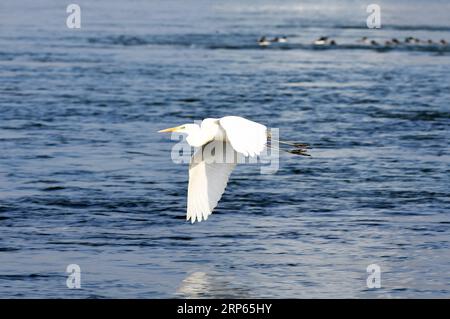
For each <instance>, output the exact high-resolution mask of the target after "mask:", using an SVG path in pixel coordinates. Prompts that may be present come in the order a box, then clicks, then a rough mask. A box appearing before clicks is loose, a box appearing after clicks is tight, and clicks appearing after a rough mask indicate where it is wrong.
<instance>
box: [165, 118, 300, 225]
mask: <svg viewBox="0 0 450 319" xmlns="http://www.w3.org/2000/svg"><path fill="white" fill-rule="evenodd" d="M164 132H179V133H184V134H186V135H187V137H186V141H187V142H188V144H189V145H191V146H193V147H196V148H198V150H197V151H196V152H195V153H194V155H193V156H192V158H191V163H190V165H189V185H188V199H187V215H186V219H187V220H191V222H192V223H194V222H195V221H199V222H201V221H202V220H206V219H208V216H209V215H211V214H212V212H213V210H214V208H216V206H217V204H218V202H219V200H220V198H221V197H222V194H223V192H224V191H225V187H226V186H227V183H228V179H229V177H230V174H231V172H232V171H233V169H234V168H235V166H236V164H237V161H236V158H237V155H238V154H241V155H243V156H245V157H249V156H250V157H254V156H258V155H260V154H261V153H262V151H263V150H264V148H265V147H272V146H271V145H269V144H268V141H270V142H272V141H273V139H272V138H271V135H270V133H269V132H268V130H267V127H266V126H265V125H262V124H260V123H256V122H253V121H250V120H248V119H245V118H243V117H239V116H225V117H222V118H207V119H204V120H203V121H202V122H201V124H200V125H198V124H183V125H180V126H176V127H171V128H167V129H164V130H160V131H158V133H164ZM277 142H279V143H283V144H284V145H289V146H292V147H294V149H292V150H289V151H287V152H289V153H291V154H296V155H303V156H309V154H307V153H306V149H307V148H308V145H307V144H302V143H293V142H282V141H277ZM285 151H286V150H285Z"/></svg>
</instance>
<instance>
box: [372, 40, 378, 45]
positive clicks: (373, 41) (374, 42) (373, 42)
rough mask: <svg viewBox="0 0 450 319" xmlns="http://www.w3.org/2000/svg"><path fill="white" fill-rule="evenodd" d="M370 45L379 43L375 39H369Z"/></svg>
mask: <svg viewBox="0 0 450 319" xmlns="http://www.w3.org/2000/svg"><path fill="white" fill-rule="evenodd" d="M370 45H374V46H378V45H379V43H378V42H377V41H375V40H372V41H370Z"/></svg>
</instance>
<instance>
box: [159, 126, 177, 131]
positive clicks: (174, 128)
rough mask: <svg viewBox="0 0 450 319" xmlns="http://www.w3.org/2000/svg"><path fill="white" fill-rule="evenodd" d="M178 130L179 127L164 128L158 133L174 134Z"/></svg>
mask: <svg viewBox="0 0 450 319" xmlns="http://www.w3.org/2000/svg"><path fill="white" fill-rule="evenodd" d="M179 129H180V126H176V127H170V128H166V129H164V130H161V131H158V133H167V132H176V131H178V130H179Z"/></svg>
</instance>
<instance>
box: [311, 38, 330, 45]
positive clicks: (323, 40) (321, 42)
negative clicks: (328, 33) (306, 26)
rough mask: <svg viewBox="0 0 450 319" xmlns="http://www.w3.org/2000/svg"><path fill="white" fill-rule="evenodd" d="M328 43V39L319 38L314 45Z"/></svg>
mask: <svg viewBox="0 0 450 319" xmlns="http://www.w3.org/2000/svg"><path fill="white" fill-rule="evenodd" d="M327 42H328V37H320V38H318V39H317V40H315V41H314V45H325V44H327Z"/></svg>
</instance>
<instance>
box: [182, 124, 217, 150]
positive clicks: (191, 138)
mask: <svg viewBox="0 0 450 319" xmlns="http://www.w3.org/2000/svg"><path fill="white" fill-rule="evenodd" d="M214 136H215V134H214V132H212V130H209V129H205V128H200V126H198V127H197V128H195V129H193V130H192V131H191V132H189V135H188V137H187V138H186V141H187V142H188V143H189V145H191V146H193V147H200V146H202V145H205V144H206V143H208V142H210V141H211V140H213V139H214Z"/></svg>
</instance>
